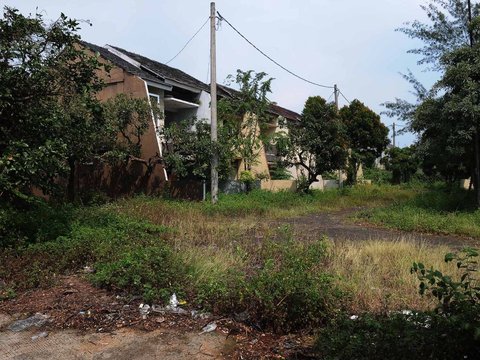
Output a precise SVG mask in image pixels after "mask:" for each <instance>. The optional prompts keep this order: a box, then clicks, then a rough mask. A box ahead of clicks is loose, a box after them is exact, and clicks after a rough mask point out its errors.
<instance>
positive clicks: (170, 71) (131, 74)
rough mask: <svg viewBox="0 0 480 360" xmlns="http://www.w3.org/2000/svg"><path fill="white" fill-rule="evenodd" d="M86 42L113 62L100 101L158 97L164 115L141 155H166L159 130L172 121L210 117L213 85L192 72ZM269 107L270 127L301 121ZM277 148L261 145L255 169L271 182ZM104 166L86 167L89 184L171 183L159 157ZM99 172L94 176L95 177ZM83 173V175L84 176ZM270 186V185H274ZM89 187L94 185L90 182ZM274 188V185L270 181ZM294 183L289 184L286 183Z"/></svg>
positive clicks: (114, 187)
mask: <svg viewBox="0 0 480 360" xmlns="http://www.w3.org/2000/svg"><path fill="white" fill-rule="evenodd" d="M81 45H82V46H83V47H84V48H85V50H86V51H89V52H91V53H92V54H97V55H98V56H99V59H100V61H101V62H104V63H107V64H108V65H109V66H110V70H109V71H108V72H106V71H103V72H101V73H100V74H99V75H100V77H101V78H102V79H103V81H104V83H105V88H104V89H103V90H102V91H101V92H100V93H99V94H98V97H99V99H100V100H102V101H104V100H108V99H110V98H113V97H115V96H116V95H117V94H121V93H123V94H126V95H129V96H131V97H136V98H145V99H149V101H150V102H151V103H153V102H155V103H156V104H157V105H158V107H159V108H160V110H161V111H162V112H163V113H164V117H163V118H155V117H153V116H152V122H151V124H150V126H149V128H148V130H147V131H146V132H145V134H144V135H143V137H142V149H141V152H142V153H141V157H142V159H145V160H147V161H148V160H149V159H161V158H162V156H163V153H164V151H165V144H164V142H163V139H162V138H161V135H160V131H159V130H161V129H162V128H163V127H165V126H167V127H168V126H169V125H170V124H171V123H173V122H176V121H181V120H185V119H189V118H192V117H196V118H197V119H203V120H204V121H206V122H207V123H209V122H210V86H209V85H208V84H205V83H203V82H201V81H200V80H198V79H196V78H194V77H193V76H190V75H188V74H187V73H185V72H183V71H181V70H179V69H176V68H173V67H170V66H168V65H165V64H162V63H160V62H157V61H154V60H152V59H149V58H147V57H144V56H142V55H139V54H135V53H132V52H129V51H127V50H124V49H122V48H119V47H116V46H111V45H106V46H98V45H94V44H90V43H87V42H82V43H81ZM234 92H235V90H232V89H229V88H227V87H224V86H221V85H218V96H219V98H221V97H226V96H232V95H233V93H234ZM269 112H270V113H271V115H273V118H274V119H276V120H274V121H273V122H272V123H271V124H270V125H269V126H268V129H267V131H268V132H276V131H286V130H285V129H280V126H278V124H279V123H281V121H279V120H286V121H299V120H300V115H299V114H297V113H295V112H293V111H290V110H288V109H285V108H283V107H281V106H278V105H274V104H272V105H271V106H270V109H269ZM272 150H274V149H264V148H263V147H262V149H260V151H259V156H258V161H257V163H256V164H255V165H254V167H253V168H252V172H254V173H256V174H262V175H264V177H265V179H266V180H267V181H268V180H269V179H270V172H271V171H272V170H273V169H274V167H275V165H276V163H277V161H276V160H277V158H276V154H275V153H274V152H273V151H272ZM106 167H107V169H105V166H104V167H103V168H102V169H95V170H94V171H92V169H90V170H89V169H86V170H85V171H86V172H87V173H89V174H90V176H89V177H90V178H91V180H90V182H91V184H90V185H93V183H95V182H97V183H100V184H101V188H102V190H107V193H108V192H109V193H111V194H116V193H119V192H120V193H125V192H129V191H128V188H129V187H131V188H132V189H134V190H133V191H135V189H137V190H138V191H140V190H141V189H142V188H143V190H144V191H146V192H147V193H155V192H158V191H160V190H161V188H162V184H163V185H164V184H165V183H166V182H169V181H170V180H171V179H170V177H171V175H172V174H169V173H168V172H167V170H166V169H165V168H164V167H163V166H162V164H161V162H158V163H157V164H156V166H154V168H153V170H152V169H149V170H147V169H145V168H144V166H143V165H142V164H134V163H133V164H129V165H128V167H127V169H124V170H119V169H111V168H109V167H108V166H106ZM242 169H243V166H242V164H241V162H237V163H236V171H235V173H233V174H232V178H233V179H238V177H239V175H240V173H241V171H242ZM290 171H291V174H292V177H294V178H296V176H297V172H296V169H290ZM92 174H94V175H95V176H92ZM80 176H81V175H80ZM270 185H271V184H270ZM85 186H89V184H85ZM270 187H271V186H270ZM289 187H291V184H287V185H285V186H284V188H289Z"/></svg>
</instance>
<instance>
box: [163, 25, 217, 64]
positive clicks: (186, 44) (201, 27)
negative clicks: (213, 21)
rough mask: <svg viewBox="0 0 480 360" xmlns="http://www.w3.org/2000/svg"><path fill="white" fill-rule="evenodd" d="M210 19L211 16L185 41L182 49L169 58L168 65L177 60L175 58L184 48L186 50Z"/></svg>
mask: <svg viewBox="0 0 480 360" xmlns="http://www.w3.org/2000/svg"><path fill="white" fill-rule="evenodd" d="M209 20H210V17H207V20H205V22H204V23H203V25H202V26H200V28H199V29H198V30H197V31H196V32H195V34H193V36H192V37H191V38H190V39H188V41H187V42H186V43H185V45H184V46H183V47H182V48H181V49H180V51H179V52H178V53H177V54H176V55H175V56H174V57H172V58H171V59H170V60H168V61H167V62H166V63H165V64H166V65H168V64H169V63H171V62H172V61H173V60H175V58H176V57H177V56H178V55H180V54H181V53H182V51H183V50H185V48H186V47H187V46H188V44H190V42H191V41H192V40H193V39H194V38H195V36H197V35H198V33H199V32H200V31H202V29H203V28H204V27H205V25H206V24H207V22H208V21H209Z"/></svg>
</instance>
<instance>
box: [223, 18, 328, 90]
mask: <svg viewBox="0 0 480 360" xmlns="http://www.w3.org/2000/svg"><path fill="white" fill-rule="evenodd" d="M217 14H218V16H219V18H220V20H224V21H225V22H226V23H227V24H228V25H229V26H230V27H231V28H232V29H233V30H234V31H235V32H236V33H237V34H238V35H240V36H241V37H242V38H243V39H244V40H245V41H246V42H248V43H249V44H250V45H251V46H252V47H253V48H254V49H255V50H257V51H258V52H259V53H260V54H262V55H263V56H265V57H266V58H267V59H268V60H270V61H271V62H273V63H274V64H275V65H277V66H279V67H280V68H282V69H283V70H285V71H286V72H288V73H289V74H290V75H293V76H295V77H296V78H298V79H300V80H303V81H305V82H307V83H309V84H312V85H315V86H319V87H322V88H326V89H333V88H334V87H333V86H328V85H322V84H318V83H316V82H313V81H310V80H308V79H305V78H304V77H302V76H300V75H297V74H296V73H294V72H293V71H291V70H288V69H287V68H286V67H285V66H283V65H281V64H279V63H278V62H277V61H275V60H274V59H272V58H271V57H270V56H268V55H267V54H265V53H264V52H263V51H262V50H260V49H259V48H258V47H257V46H255V44H253V43H252V42H251V41H250V40H248V39H247V38H246V37H245V36H244V35H243V34H242V33H241V32H240V31H238V30H237V29H236V28H235V27H234V26H233V25H232V24H231V23H230V22H229V21H228V20H227V19H225V18H224V17H223V16H222V15H221V14H220V13H219V12H218V11H217Z"/></svg>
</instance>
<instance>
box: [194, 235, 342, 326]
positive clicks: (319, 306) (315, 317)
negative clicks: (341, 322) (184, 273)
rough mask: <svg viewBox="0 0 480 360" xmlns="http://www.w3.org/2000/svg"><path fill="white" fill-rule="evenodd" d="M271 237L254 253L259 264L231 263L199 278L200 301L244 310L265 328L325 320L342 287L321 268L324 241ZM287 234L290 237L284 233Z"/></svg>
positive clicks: (218, 307)
mask: <svg viewBox="0 0 480 360" xmlns="http://www.w3.org/2000/svg"><path fill="white" fill-rule="evenodd" d="M279 236H280V237H284V238H283V239H281V240H278V239H277V240H276V241H271V240H269V241H267V242H266V243H265V244H262V246H261V247H260V249H258V253H257V254H251V255H248V254H247V253H245V254H246V256H253V257H254V259H253V260H254V261H255V263H256V264H257V266H256V267H258V270H257V269H228V270H226V271H225V272H223V273H218V272H214V273H213V274H212V275H211V276H206V277H203V278H202V279H201V280H200V281H195V268H192V269H191V270H190V273H191V276H192V277H193V279H192V280H193V281H194V283H195V284H196V296H195V299H196V301H197V302H198V303H199V304H201V305H202V306H206V307H209V308H211V309H214V310H216V311H219V312H223V313H232V312H236V313H240V312H243V311H246V312H247V313H248V314H249V321H250V322H252V323H255V324H257V326H260V327H261V328H265V329H273V330H274V331H276V332H280V333H286V332H289V331H292V330H298V329H311V328H313V327H314V326H316V325H318V324H321V323H325V322H326V319H328V318H329V317H330V316H332V314H333V313H334V311H335V303H336V301H338V299H339V296H340V291H339V290H338V289H337V288H336V286H335V285H334V283H333V277H332V276H331V275H329V274H328V273H326V272H325V271H324V270H323V269H322V263H323V262H324V261H325V258H326V245H325V241H323V240H319V241H317V242H314V243H311V244H307V243H301V242H294V241H292V240H291V239H290V235H289V232H288V229H281V230H280V233H279ZM285 237H286V238H285Z"/></svg>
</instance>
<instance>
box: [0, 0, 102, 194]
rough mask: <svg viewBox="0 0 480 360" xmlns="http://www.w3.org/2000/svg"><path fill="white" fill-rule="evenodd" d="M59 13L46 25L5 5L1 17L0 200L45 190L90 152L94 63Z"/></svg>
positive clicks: (96, 111) (72, 24)
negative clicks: (75, 160) (72, 162)
mask: <svg viewBox="0 0 480 360" xmlns="http://www.w3.org/2000/svg"><path fill="white" fill-rule="evenodd" d="M78 25H79V23H78V22H77V21H76V20H72V19H68V18H67V17H66V16H65V15H64V14H61V15H60V18H59V19H58V20H57V21H55V22H53V23H52V24H50V25H47V24H46V23H45V22H44V20H43V18H42V16H41V15H40V14H36V15H35V16H34V17H25V16H23V15H21V14H19V12H18V11H17V10H15V9H12V8H8V7H6V8H5V9H4V14H3V18H2V19H0V83H1V84H2V86H1V87H0V118H1V119H2V121H1V123H0V197H1V198H3V199H7V200H10V201H13V200H15V199H18V198H19V197H25V196H27V194H29V193H30V188H31V187H32V186H35V187H38V188H40V189H41V190H43V191H44V192H45V193H51V192H52V191H54V190H55V189H56V186H55V181H54V180H55V179H56V178H58V177H59V176H62V175H65V174H66V172H67V170H68V162H67V161H66V160H67V159H68V160H70V159H71V158H72V157H75V156H77V154H78V153H81V152H83V151H88V150H87V148H89V147H90V145H89V144H91V143H92V141H91V137H92V136H93V137H94V136H96V130H97V127H98V126H100V123H99V121H98V120H99V118H100V114H101V107H100V106H99V104H98V102H97V101H96V99H95V97H94V95H95V92H96V91H97V90H99V89H100V88H101V82H100V80H99V79H98V77H97V75H96V71H97V70H98V69H99V68H100V66H101V65H100V64H99V62H98V61H97V59H96V58H95V57H91V56H88V55H87V54H86V53H85V52H83V51H82V50H81V49H79V48H78V46H76V44H78V41H79V36H78V35H77V34H76V31H77V30H78V28H79V26H78Z"/></svg>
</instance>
